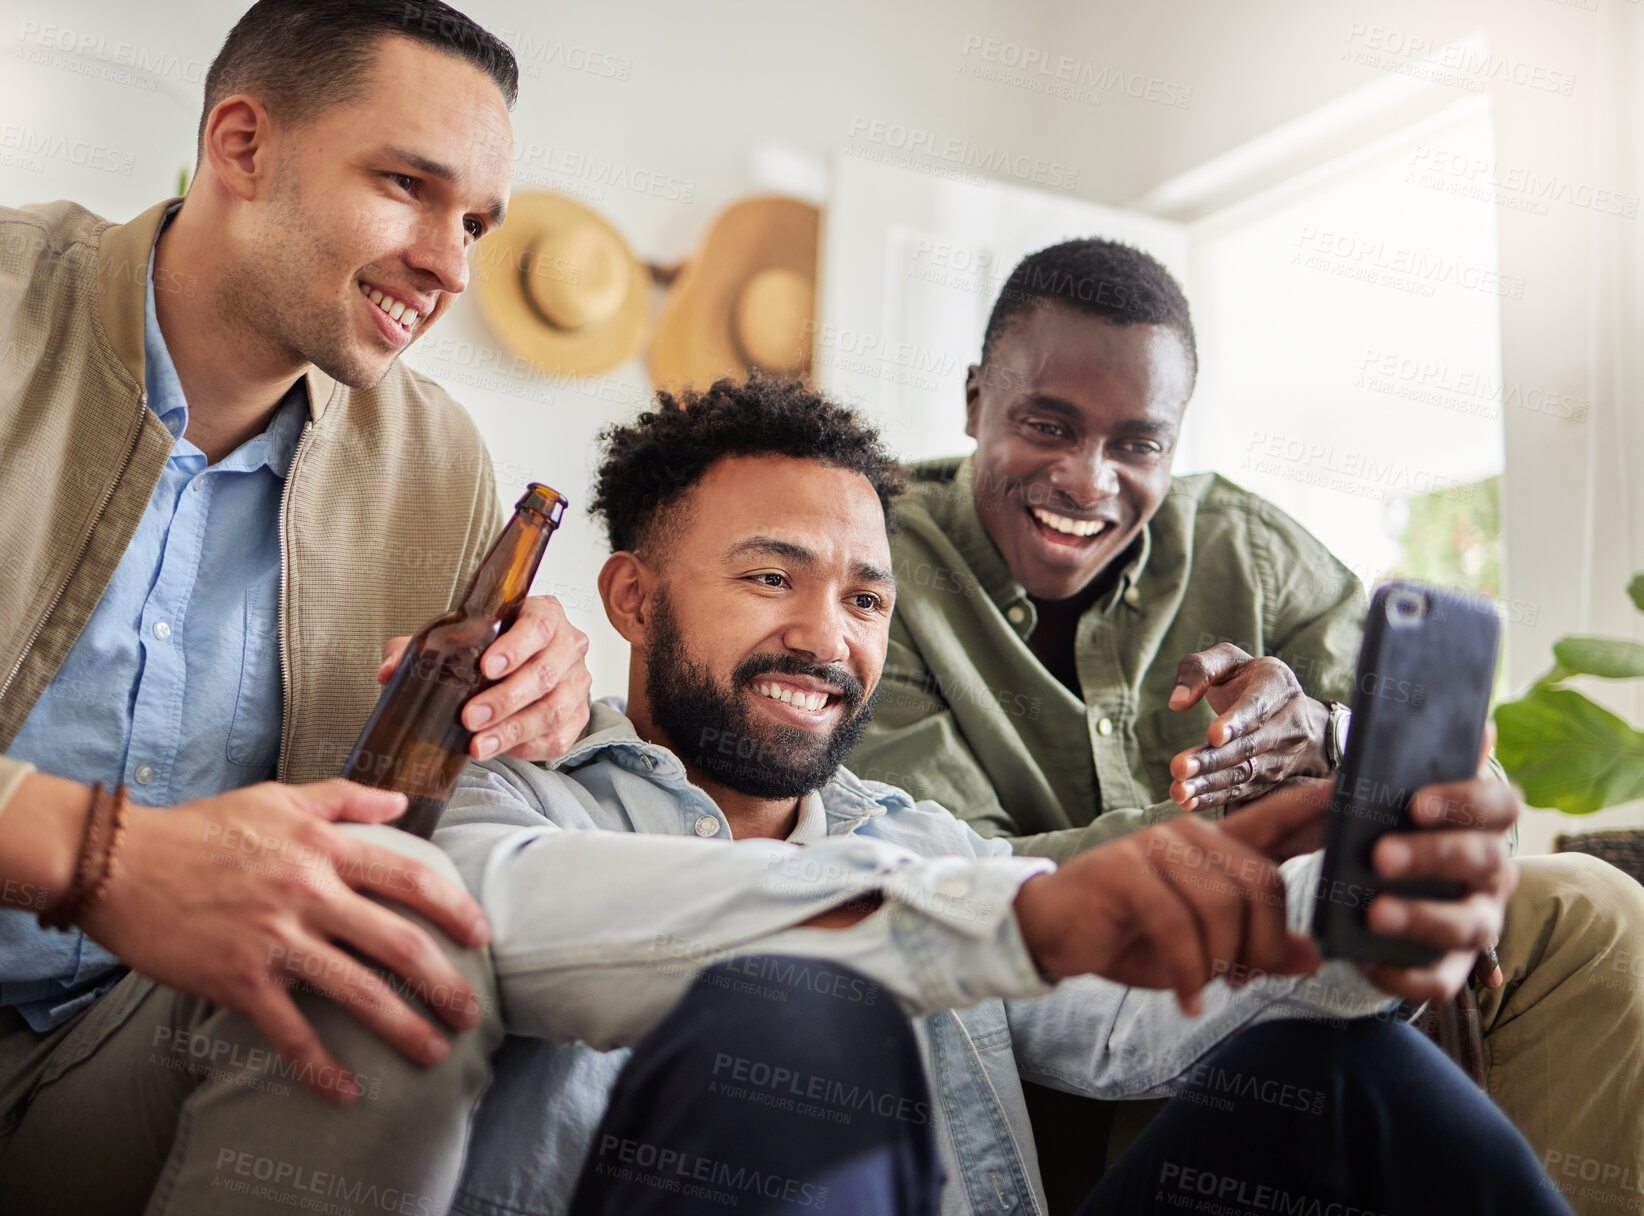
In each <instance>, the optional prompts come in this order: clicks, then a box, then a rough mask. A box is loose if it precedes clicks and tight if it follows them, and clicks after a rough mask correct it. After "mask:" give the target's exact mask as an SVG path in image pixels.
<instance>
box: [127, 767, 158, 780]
mask: <svg viewBox="0 0 1644 1216" xmlns="http://www.w3.org/2000/svg"><path fill="white" fill-rule="evenodd" d="M131 775H132V776H133V777H134V778H136V780H137V784H138V785H147V784H148V783H149V782H150V781H153V780H154V766H153V765H151V764H139V765H138V766H137V771H136V772H135V773H133V774H131Z"/></svg>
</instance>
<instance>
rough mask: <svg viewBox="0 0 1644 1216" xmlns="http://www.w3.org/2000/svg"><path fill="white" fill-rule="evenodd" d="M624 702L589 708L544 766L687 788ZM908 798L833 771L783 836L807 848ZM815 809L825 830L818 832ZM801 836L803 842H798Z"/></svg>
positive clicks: (607, 700) (904, 804) (680, 767)
mask: <svg viewBox="0 0 1644 1216" xmlns="http://www.w3.org/2000/svg"><path fill="white" fill-rule="evenodd" d="M626 711H627V700H626V698H623V697H604V698H602V699H600V700H598V701H595V702H594V703H593V704H592V706H590V713H589V715H588V725H587V726H586V727H584V728H583V732H582V736H581V738H579V739H578V740H577V741H576V743H575V744H573V745H572V747H571V750H570V751H568V752H566V753H565V754H564V755H563V756H561V757H560V758H559V759H558V760H550V761H548V762H547V764H546V767H547V768H550V769H553V770H555V771H560V772H565V773H566V774H567V775H569V774H570V773H571V772H573V771H574V770H576V769H578V768H581V767H583V766H584V765H588V764H594V763H597V762H599V761H607V762H609V763H612V764H615V765H617V766H618V767H620V768H624V769H627V770H628V771H629V772H634V773H640V774H643V775H644V776H647V777H649V778H650V779H651V780H652V781H654V782H656V783H657V784H658V785H661V786H663V787H665V788H668V789H675V790H683V789H685V788H686V787H688V786H690V784H691V780H690V777H689V776H687V775H686V772H685V765H684V764H683V763H682V762H681V761H680V759H679V757H678V756H676V755H674V753H673V752H671V751H669V750H668V749H667V748H665V747H659V746H658V745H656V744H655V743H647V742H646V741H645V740H644V739H641V738H640V737H639V732H638V731H636V730H635V729H634V724H633V721H632V719H630V718H629V717H628V715H627V712H626ZM912 806H913V799H912V798H911V797H909V796H908V795H907V794H905V793H903V792H902V791H901V790H899V789H896V788H894V787H892V786H888V785H881V784H880V783H879V782H877V781H863V780H862V779H861V778H860V777H858V776H857V775H856V774H855V773H852V772H850V771H849V770H848V769H843V768H841V769H839V770H838V771H837V772H836V773H834V775H833V778H832V780H830V781H829V782H828V783H827V784H826V785H825V786H823V787H822V788H821V789H820V790H817V791H814V792H813V793H811V794H808V795H806V797H805V800H804V801H803V802H802V803H801V804H800V808H799V822H798V823H797V824H796V825H795V827H794V831H793V835H791V836H790V837H789V839H790V840H791V841H793V842H794V843H795V844H809V843H811V842H812V839H813V837H814V838H815V839H820V837H821V836H823V835H834V834H837V833H842V832H848V831H850V830H852V829H853V828H855V827H856V826H857V825H858V824H860V823H862V822H863V821H865V820H867V819H872V818H876V817H878V816H880V815H883V814H884V813H885V812H886V811H887V810H890V809H893V808H902V809H905V808H909V807H912ZM818 810H820V813H821V815H822V818H823V821H824V822H825V825H826V826H825V828H823V829H819V827H818V824H817V821H816V816H817V813H818ZM802 836H803V838H802Z"/></svg>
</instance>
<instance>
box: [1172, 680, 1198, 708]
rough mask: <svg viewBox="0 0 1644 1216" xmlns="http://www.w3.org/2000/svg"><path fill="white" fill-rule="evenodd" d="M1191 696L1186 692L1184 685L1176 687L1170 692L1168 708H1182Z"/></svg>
mask: <svg viewBox="0 0 1644 1216" xmlns="http://www.w3.org/2000/svg"><path fill="white" fill-rule="evenodd" d="M1192 695H1193V694H1192V693H1191V692H1189V691H1188V688H1187V685H1186V684H1178V685H1176V687H1175V688H1173V689H1171V692H1170V708H1171V709H1180V708H1181V707H1182V706H1184V705H1186V704H1187V702H1188V698H1190V697H1191V696H1192Z"/></svg>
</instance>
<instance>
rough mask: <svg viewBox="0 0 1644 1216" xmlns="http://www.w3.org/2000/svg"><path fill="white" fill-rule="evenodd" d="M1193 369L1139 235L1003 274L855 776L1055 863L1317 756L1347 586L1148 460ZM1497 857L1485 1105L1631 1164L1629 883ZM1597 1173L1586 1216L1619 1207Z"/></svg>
mask: <svg viewBox="0 0 1644 1216" xmlns="http://www.w3.org/2000/svg"><path fill="white" fill-rule="evenodd" d="M1197 371H1198V356H1197V348H1196V345H1195V339H1194V333H1193V322H1192V318H1191V315H1190V313H1189V309H1188V303H1187V299H1186V297H1185V296H1184V295H1183V293H1182V290H1181V287H1180V285H1179V284H1177V283H1176V281H1175V280H1174V279H1173V278H1172V277H1171V275H1170V273H1169V271H1167V270H1166V269H1165V268H1164V267H1163V266H1162V265H1160V264H1159V263H1158V262H1157V261H1156V260H1154V259H1153V258H1151V257H1149V256H1148V255H1147V254H1145V253H1143V252H1141V251H1139V250H1136V249H1132V248H1129V247H1128V246H1125V245H1122V244H1119V243H1117V242H1113V241H1107V240H1099V239H1094V238H1091V239H1082V240H1073V241H1066V242H1063V243H1061V244H1058V245H1053V246H1051V247H1049V248H1047V249H1042V250H1040V251H1038V252H1037V253H1033V254H1030V255H1029V256H1028V257H1027V258H1025V259H1023V261H1022V262H1021V264H1020V265H1018V266H1017V267H1016V268H1015V269H1014V270H1013V271H1012V273H1011V275H1010V277H1009V279H1008V280H1007V281H1006V283H1005V285H1004V286H1003V287H1002V288H1001V290H1000V293H999V298H998V300H997V301H996V302H995V304H994V307H993V311H992V314H991V315H990V317H989V320H988V324H987V328H986V332H985V336H984V338H983V342H982V351H981V359H980V361H979V362H978V363H977V364H976V365H974V366H972V367H971V368H970V369H969V373H968V375H967V378H966V382H965V433H966V434H968V435H970V436H971V437H973V438H974V439H975V440H976V451H975V453H974V454H973V455H971V456H969V457H966V458H964V459H962V460H943V461H933V462H929V463H926V464H923V465H920V466H918V467H916V469H915V470H914V481H915V484H914V487H913V489H912V490H911V491H910V493H909V495H908V496H907V498H906V499H905V500H904V501H903V502H902V503H901V504H900V506H901V512H902V516H903V520H904V527H903V529H902V531H901V532H900V534H899V535H898V536H897V538H896V542H895V546H894V550H893V552H894V554H895V563H896V565H895V569H896V574H897V581H898V586H899V590H900V595H899V597H898V599H897V605H896V619H895V620H894V621H893V622H892V626H891V640H890V646H889V652H888V655H887V658H886V662H885V677H884V691H883V693H882V695H881V697H880V704H879V712H878V715H877V717H876V719H875V721H874V724H873V726H872V727H871V728H870V729H869V730H868V732H867V734H866V736H865V737H864V739H863V742H862V744H861V745H860V746H859V747H858V749H857V750H856V752H855V753H854V754H853V755H852V757H851V759H850V764H851V765H852V767H853V768H854V769H855V770H856V771H857V772H859V773H861V774H862V775H864V776H869V777H875V778H879V779H881V780H885V781H890V782H892V783H894V784H898V785H902V786H905V787H906V788H907V789H908V790H909V791H911V792H912V793H914V794H916V795H917V796H919V797H922V798H932V799H935V800H937V801H939V802H941V803H942V804H943V805H944V806H947V807H949V808H950V809H951V810H953V811H954V813H955V814H958V815H960V816H962V817H963V818H964V819H966V820H967V821H968V822H969V823H971V824H972V825H973V826H974V827H975V828H976V830H977V831H979V832H981V833H982V834H984V835H987V836H991V837H1001V838H1005V839H1008V840H1010V841H1011V843H1012V845H1013V847H1014V848H1015V849H1016V851H1017V852H1018V853H1021V854H1024V855H1026V854H1033V855H1043V856H1049V857H1056V858H1062V859H1066V858H1068V857H1071V856H1073V855H1074V854H1075V853H1076V852H1078V851H1079V850H1080V849H1084V848H1089V847H1091V846H1093V845H1095V844H1097V843H1099V842H1101V841H1106V840H1112V839H1115V838H1117V837H1119V836H1121V835H1122V834H1124V833H1126V832H1130V831H1133V830H1135V829H1137V828H1138V827H1141V826H1144V825H1146V824H1150V823H1156V822H1159V821H1161V820H1163V819H1167V818H1169V817H1171V816H1174V815H1177V814H1179V813H1180V812H1181V811H1182V810H1184V809H1186V810H1192V811H1202V810H1206V809H1208V810H1209V812H1210V813H1211V814H1212V816H1214V817H1219V816H1220V815H1221V813H1222V809H1223V808H1224V807H1234V806H1236V805H1238V803H1239V802H1240V801H1242V800H1245V799H1248V798H1249V797H1250V796H1252V795H1254V794H1259V793H1261V792H1263V791H1265V790H1267V789H1270V788H1272V787H1273V786H1274V785H1275V784H1276V783H1277V782H1279V781H1282V780H1284V779H1287V778H1290V777H1295V776H1322V775H1325V774H1328V773H1330V772H1332V771H1333V770H1334V768H1335V763H1336V758H1337V757H1338V756H1339V754H1340V747H1341V739H1342V734H1341V732H1342V729H1343V727H1344V725H1345V718H1346V710H1345V708H1344V707H1343V705H1341V704H1340V703H1341V702H1345V701H1347V700H1348V699H1349V696H1350V693H1351V691H1352V680H1353V668H1354V661H1355V658H1356V655H1357V652H1358V647H1359V639H1360V636H1361V629H1362V621H1363V617H1364V610H1365V600H1364V595H1363V591H1362V589H1361V588H1360V587H1359V583H1358V580H1357V579H1356V578H1355V577H1354V576H1353V574H1352V572H1351V571H1349V570H1348V569H1346V567H1344V566H1343V565H1342V564H1341V562H1339V561H1337V560H1336V558H1335V557H1334V556H1332V555H1331V553H1330V552H1329V551H1328V550H1327V549H1326V548H1325V547H1324V546H1323V545H1322V544H1320V543H1319V542H1318V541H1317V540H1315V539H1314V538H1313V537H1312V536H1311V535H1310V534H1309V533H1308V532H1307V531H1306V529H1304V528H1303V527H1301V525H1300V524H1298V523H1297V522H1296V521H1295V520H1293V519H1291V518H1290V517H1289V516H1288V515H1286V514H1285V513H1284V512H1282V511H1280V510H1279V509H1278V508H1277V507H1275V506H1273V504H1271V503H1269V502H1266V501H1265V500H1263V499H1261V498H1260V497H1258V496H1257V495H1255V494H1252V493H1250V492H1248V491H1246V490H1244V489H1241V488H1240V487H1239V486H1236V485H1234V484H1233V483H1231V482H1229V481H1227V480H1226V479H1224V478H1221V477H1218V476H1214V475H1211V474H1196V475H1191V476H1183V477H1173V476H1172V473H1171V459H1172V456H1173V454H1174V450H1175V444H1176V440H1177V437H1178V436H1179V434H1180V432H1181V426H1182V419H1183V414H1184V411H1185V410H1186V408H1187V403H1188V400H1189V398H1190V397H1191V395H1192V392H1193V385H1194V381H1195V378H1196V375H1197ZM1218 639H1231V641H1226V642H1218ZM1212 643H1216V644H1214V645H1212ZM1242 813H1243V812H1242V811H1238V812H1236V813H1235V815H1234V816H1233V818H1236V817H1237V814H1242ZM1291 847H1293V848H1296V847H1305V848H1312V847H1316V846H1315V845H1314V844H1313V843H1310V842H1305V841H1302V842H1297V843H1295V844H1293V845H1292V846H1291ZM1520 864H1521V869H1522V875H1523V881H1522V882H1521V884H1520V886H1519V888H1518V890H1517V891H1516V892H1515V893H1514V896H1513V899H1512V902H1511V904H1510V905H1509V909H1508V917H1507V927H1506V932H1505V934H1504V935H1503V939H1502V943H1501V951H1500V955H1501V965H1500V967H1499V968H1496V967H1494V966H1490V965H1485V966H1483V967H1481V971H1482V972H1483V975H1482V976H1481V978H1482V979H1483V981H1484V983H1483V985H1482V986H1481V987H1480V989H1479V1007H1480V1010H1481V1012H1482V1023H1483V1031H1484V1050H1485V1070H1486V1074H1487V1079H1488V1083H1489V1087H1490V1092H1491V1095H1492V1097H1494V1098H1495V1099H1496V1100H1497V1101H1498V1102H1499V1103H1500V1105H1501V1106H1502V1108H1503V1109H1504V1110H1506V1111H1507V1113H1508V1114H1509V1115H1510V1116H1511V1117H1512V1119H1513V1120H1514V1122H1515V1123H1516V1124H1517V1125H1518V1127H1519V1128H1520V1130H1522V1131H1523V1132H1524V1133H1525V1135H1526V1136H1528V1137H1529V1139H1530V1142H1531V1143H1532V1144H1534V1145H1535V1146H1536V1148H1537V1149H1538V1151H1540V1152H1542V1153H1543V1154H1545V1159H1546V1160H1548V1161H1549V1162H1550V1163H1557V1162H1564V1161H1582V1160H1593V1161H1607V1162H1623V1161H1636V1160H1638V1159H1639V1157H1640V1153H1641V1151H1644V1103H1640V1102H1639V1101H1638V1100H1637V1094H1638V1092H1639V1091H1640V1088H1641V1087H1644V1048H1641V1043H1644V1001H1641V1000H1640V996H1639V990H1638V986H1637V985H1636V984H1632V983H1625V982H1621V983H1618V982H1613V981H1614V980H1615V977H1616V974H1617V971H1616V968H1617V966H1618V961H1617V960H1626V959H1637V958H1640V957H1644V890H1641V889H1640V888H1639V886H1638V884H1637V883H1635V882H1633V881H1632V880H1631V879H1630V878H1628V877H1627V876H1626V875H1625V874H1623V873H1622V872H1621V871H1619V870H1617V869H1615V868H1614V867H1612V866H1610V865H1608V864H1607V863H1605V862H1602V861H1598V860H1596V859H1594V858H1592V857H1588V856H1584V855H1581V854H1564V855H1559V856H1543V857H1530V858H1525V859H1522V861H1521V863H1520ZM1057 1105H1058V1106H1060V1105H1062V1104H1060V1103H1058V1104H1057ZM1037 1113H1038V1112H1037V1110H1036V1118H1037ZM1108 1113H1109V1114H1110V1115H1111V1114H1112V1113H1113V1112H1108ZM1135 1114H1136V1112H1135V1111H1134V1110H1129V1111H1124V1112H1120V1115H1119V1117H1121V1118H1125V1119H1131V1118H1133V1117H1134V1116H1135ZM1061 1121H1062V1122H1063V1123H1066V1122H1068V1120H1067V1119H1066V1118H1065V1117H1064V1118H1062V1120H1061ZM1082 1131H1083V1134H1081V1135H1080V1136H1079V1137H1078V1138H1077V1142H1076V1143H1075V1144H1074V1145H1073V1146H1071V1147H1072V1151H1073V1152H1074V1153H1075V1154H1076V1155H1077V1156H1078V1157H1079V1159H1080V1160H1085V1159H1088V1157H1089V1156H1090V1154H1089V1152H1088V1144H1089V1141H1090V1140H1091V1138H1092V1135H1091V1133H1090V1131H1089V1128H1088V1126H1083V1127H1082ZM1605 1178H1606V1179H1608V1180H1609V1181H1607V1182H1605V1183H1602V1184H1601V1185H1599V1186H1595V1187H1587V1188H1584V1189H1585V1190H1586V1191H1587V1192H1588V1195H1589V1197H1588V1198H1586V1199H1584V1200H1583V1202H1584V1203H1588V1204H1590V1205H1591V1210H1594V1211H1597V1210H1600V1209H1602V1208H1603V1207H1605V1206H1606V1205H1608V1204H1613V1203H1623V1202H1625V1201H1626V1199H1627V1191H1626V1190H1625V1187H1624V1185H1623V1184H1622V1183H1621V1182H1620V1179H1621V1174H1620V1171H1619V1170H1617V1171H1612V1172H1610V1173H1609V1174H1606V1175H1605ZM1606 1187H1609V1188H1610V1189H1609V1190H1608V1192H1607V1193H1605V1188H1606ZM1073 1189H1074V1190H1075V1191H1077V1189H1078V1188H1077V1186H1075V1187H1074V1188H1073Z"/></svg>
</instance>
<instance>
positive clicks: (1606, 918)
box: [1504, 853, 1644, 965]
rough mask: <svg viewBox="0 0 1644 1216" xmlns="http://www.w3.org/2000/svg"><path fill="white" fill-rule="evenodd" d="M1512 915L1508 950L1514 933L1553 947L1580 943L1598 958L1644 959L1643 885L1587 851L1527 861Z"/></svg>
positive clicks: (1521, 868)
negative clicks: (1542, 937) (1543, 936)
mask: <svg viewBox="0 0 1644 1216" xmlns="http://www.w3.org/2000/svg"><path fill="white" fill-rule="evenodd" d="M1508 916H1509V922H1510V929H1509V932H1508V933H1507V934H1506V935H1505V936H1504V945H1505V946H1506V947H1507V948H1509V949H1510V948H1511V947H1512V938H1513V937H1514V936H1515V935H1523V936H1524V937H1525V938H1527V939H1530V940H1533V939H1535V938H1537V937H1540V936H1542V935H1546V937H1547V938H1548V944H1549V947H1550V948H1553V949H1556V948H1558V946H1560V945H1562V944H1564V943H1577V944H1578V945H1579V947H1580V948H1582V949H1584V950H1586V951H1589V952H1590V953H1591V955H1592V956H1593V957H1595V958H1596V957H1600V956H1604V955H1612V954H1616V953H1617V952H1619V953H1621V954H1625V955H1626V956H1627V957H1629V958H1633V959H1638V958H1641V957H1644V886H1640V885H1639V883H1638V882H1637V880H1635V879H1634V878H1632V877H1631V876H1630V875H1628V874H1625V873H1623V872H1622V871H1621V870H1618V869H1617V868H1616V867H1615V866H1612V865H1611V864H1610V863H1609V862H1607V861H1604V860H1601V859H1600V858H1597V857H1593V856H1590V855H1589V854H1586V853H1553V854H1549V855H1546V856H1536V857H1526V858H1522V859H1521V860H1520V861H1519V884H1518V889H1517V890H1516V891H1514V892H1513V896H1512V900H1511V901H1510V903H1509V905H1508ZM1641 965H1644V964H1641Z"/></svg>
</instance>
